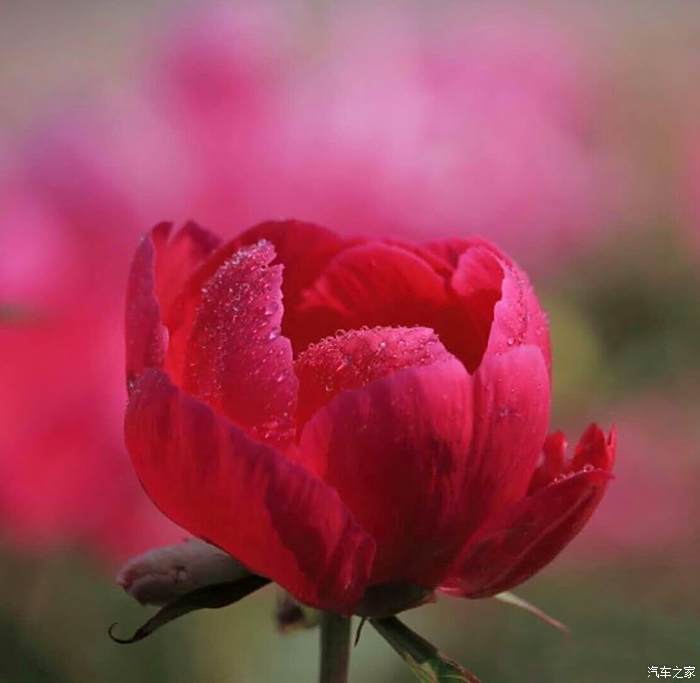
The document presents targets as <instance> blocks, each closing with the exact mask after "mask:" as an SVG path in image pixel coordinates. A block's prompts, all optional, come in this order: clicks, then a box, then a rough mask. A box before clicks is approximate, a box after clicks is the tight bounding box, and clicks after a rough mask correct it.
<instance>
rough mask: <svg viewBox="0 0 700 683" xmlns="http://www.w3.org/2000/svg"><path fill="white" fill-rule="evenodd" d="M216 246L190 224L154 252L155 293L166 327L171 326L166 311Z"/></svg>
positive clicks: (215, 239)
mask: <svg viewBox="0 0 700 683" xmlns="http://www.w3.org/2000/svg"><path fill="white" fill-rule="evenodd" d="M219 242H220V239H219V238H218V237H217V236H216V235H214V234H212V233H211V232H209V231H208V230H205V229H204V228H201V227H200V226H198V225H197V224H196V223H193V222H192V221H190V222H189V223H187V224H185V226H184V227H182V228H181V229H180V230H178V231H177V233H175V235H174V236H173V237H172V239H171V240H170V241H169V242H168V243H167V245H165V246H164V248H163V249H161V250H160V251H159V252H158V259H157V263H156V290H157V294H158V301H159V302H160V308H161V311H162V312H163V320H164V322H165V324H166V325H170V324H171V323H170V318H171V313H170V310H171V308H172V304H173V302H174V301H175V299H176V298H177V297H178V295H179V294H180V292H181V291H182V288H183V286H184V284H185V282H186V281H187V279H188V278H189V277H190V275H191V274H192V273H193V272H194V270H195V269H196V268H197V267H198V266H200V265H201V263H202V262H203V261H204V260H205V259H206V258H207V257H208V256H209V254H210V253H211V252H212V251H214V249H215V248H216V247H217V246H218V245H219Z"/></svg>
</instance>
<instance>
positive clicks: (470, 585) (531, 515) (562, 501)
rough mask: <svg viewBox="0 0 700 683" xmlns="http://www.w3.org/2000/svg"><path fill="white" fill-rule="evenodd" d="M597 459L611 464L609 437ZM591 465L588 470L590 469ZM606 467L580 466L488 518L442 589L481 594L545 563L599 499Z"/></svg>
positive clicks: (501, 588) (509, 583)
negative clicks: (580, 467) (578, 468)
mask: <svg viewBox="0 0 700 683" xmlns="http://www.w3.org/2000/svg"><path fill="white" fill-rule="evenodd" d="M596 441H597V444H598V447H599V448H600V449H601V450H602V452H601V453H599V454H598V455H597V456H595V458H596V459H600V460H601V461H602V460H605V461H606V462H609V463H610V464H611V463H612V460H613V458H614V448H615V444H614V437H611V438H610V439H608V440H605V439H604V440H603V441H602V442H601V441H599V440H596ZM589 467H590V469H589ZM610 478H611V474H610V471H609V470H605V469H594V468H592V466H590V465H588V467H586V466H584V468H583V469H582V470H581V471H579V472H574V473H571V474H568V475H560V476H559V477H557V478H555V480H554V481H553V482H551V483H550V484H548V485H547V486H545V487H544V488H541V489H540V490H538V491H536V493H535V494H534V495H530V496H526V497H525V498H523V499H522V500H521V501H520V502H518V503H516V504H515V505H512V506H511V507H510V508H508V509H506V510H505V512H503V513H502V514H500V515H498V516H495V517H494V518H492V519H491V520H489V521H488V522H487V523H486V524H485V525H484V527H483V528H482V529H481V530H479V531H478V532H477V533H476V534H475V535H474V537H473V538H472V539H471V540H470V541H469V542H468V544H467V546H466V547H465V550H464V551H463V553H462V555H461V556H460V559H459V560H458V561H457V562H456V563H455V565H454V567H453V569H452V570H451V572H450V573H451V576H450V577H448V578H447V579H446V580H445V581H444V582H443V586H442V590H444V591H446V592H449V593H452V594H455V595H461V596H464V597H470V598H482V597H488V596H491V595H495V594H496V593H500V592H502V591H505V590H509V589H510V588H512V587H514V586H517V585H518V584H520V583H522V582H523V581H525V580H526V579H528V578H529V577H530V576H532V575H533V574H535V573H536V572H538V571H539V570H540V569H541V568H542V567H544V566H545V565H547V564H549V562H551V561H552V560H553V559H554V558H555V557H556V556H557V555H558V554H559V553H560V552H561V550H562V549H563V548H564V547H565V546H566V545H567V544H568V543H569V542H570V541H571V540H572V539H573V538H574V537H575V536H576V535H577V534H578V533H579V532H580V531H581V529H582V528H583V526H584V525H585V524H586V522H587V521H588V519H589V517H590V516H591V514H592V513H593V511H594V510H595V508H596V507H597V505H598V503H599V502H600V499H601V498H602V496H603V494H604V492H605V489H606V487H607V484H608V481H609V480H610Z"/></svg>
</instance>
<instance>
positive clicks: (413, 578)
mask: <svg viewBox="0 0 700 683" xmlns="http://www.w3.org/2000/svg"><path fill="white" fill-rule="evenodd" d="M471 416H472V384H471V378H470V376H469V375H468V373H467V372H466V370H465V369H464V367H463V366H462V364H461V363H460V362H459V361H457V360H456V359H455V358H453V357H451V356H447V359H446V360H441V361H437V362H435V363H433V364H431V365H427V366H423V367H412V368H406V369H403V370H398V371H396V372H394V373H392V374H390V375H388V376H387V377H383V378H381V379H377V380H375V381H373V382H370V383H369V384H368V385H366V386H365V387H364V388H362V389H357V390H348V391H343V392H341V393H340V394H338V395H337V396H336V397H335V398H334V399H333V400H332V401H331V402H330V403H328V405H326V406H325V407H324V408H321V410H320V411H319V412H318V413H316V415H315V416H314V417H313V418H312V419H311V420H310V421H309V422H308V423H307V425H306V427H305V429H304V431H303V433H302V437H301V445H300V457H303V458H304V459H305V463H306V464H307V466H308V467H310V468H312V469H313V470H314V471H316V472H317V473H318V474H319V476H320V477H321V478H322V479H324V481H326V482H327V483H328V484H329V485H331V486H333V487H334V488H335V489H336V490H337V491H338V493H339V494H340V496H341V498H342V499H343V501H344V502H345V504H346V505H347V506H348V507H349V508H350V510H352V512H353V514H354V515H355V517H356V518H357V519H358V521H359V523H360V524H361V525H362V526H363V528H365V529H367V531H368V532H369V533H370V534H371V535H372V536H373V538H374V539H375V540H376V542H377V556H376V560H375V566H374V570H373V572H372V577H371V582H372V583H385V582H394V581H406V582H410V583H414V584H416V585H419V586H423V587H433V586H435V585H436V582H437V581H438V580H439V578H440V577H439V575H438V569H442V568H443V567H444V566H445V565H446V564H450V563H451V561H452V559H451V558H454V557H456V554H455V553H456V552H458V549H459V548H460V547H461V546H462V544H463V539H464V536H463V534H462V519H463V515H464V507H465V490H467V489H466V486H465V482H466V477H467V475H468V459H467V457H466V454H467V449H468V447H469V441H470V438H471V427H472V424H471ZM407 530H410V533H407Z"/></svg>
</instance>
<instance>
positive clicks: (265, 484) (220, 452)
mask: <svg viewBox="0 0 700 683" xmlns="http://www.w3.org/2000/svg"><path fill="white" fill-rule="evenodd" d="M125 431H126V442H127V446H128V448H129V452H130V453H131V457H132V460H133V463H134V467H135V468H136V471H137V473H138V475H139V478H140V479H141V482H142V483H143V486H144V488H145V489H146V491H147V493H148V494H149V496H150V497H151V498H152V500H153V501H154V502H155V503H156V505H157V506H158V507H159V508H160V509H161V510H162V511H163V512H164V513H165V514H166V515H167V516H168V517H170V518H171V519H172V520H173V521H175V522H176V523H177V524H179V525H181V526H182V527H184V528H185V529H187V530H188V531H190V532H191V533H192V534H194V535H196V536H198V537H200V538H202V539H204V540H207V541H208V542H210V543H212V544H214V545H217V546H219V547H220V548H222V549H223V550H225V551H226V552H228V553H230V554H231V555H233V556H234V557H236V558H237V559H239V560H240V561H241V562H242V563H243V564H244V565H246V566H247V567H248V568H249V569H250V570H251V571H254V572H257V573H260V574H262V575H263V576H266V577H268V578H270V579H272V580H274V581H276V582H278V583H279V584H281V585H282V586H283V587H284V588H286V589H287V590H288V591H289V592H290V593H292V594H293V595H294V596H295V597H296V598H297V599H299V600H300V601H301V602H304V603H306V604H310V605H314V606H318V607H322V608H326V609H334V610H339V611H350V610H352V608H353V606H354V605H355V603H356V602H357V601H358V600H359V598H360V597H361V595H362V594H363V592H364V589H365V586H366V582H367V578H368V575H369V572H370V567H371V564H372V557H373V553H374V543H373V542H372V540H371V538H370V537H369V536H368V535H367V534H366V533H365V532H364V531H363V530H362V529H361V528H360V527H359V526H358V525H357V523H356V522H355V521H354V519H353V517H352V515H351V514H350V513H349V512H348V510H347V508H346V507H345V506H344V504H343V503H342V501H341V500H340V498H339V497H338V494H337V493H336V492H335V491H333V490H332V489H331V488H329V487H328V486H326V485H325V484H324V483H323V482H321V481H319V480H318V479H317V478H315V477H314V476H313V475H311V474H310V473H309V472H307V471H306V470H304V469H303V468H302V467H300V466H298V465H296V464H294V463H293V462H291V461H289V460H288V459H286V458H285V457H284V456H282V455H280V454H279V453H278V452H276V451H275V450H274V449H272V448H270V447H268V446H265V445H263V444H260V443H256V442H254V441H252V440H251V439H249V438H248V437H247V436H246V435H245V434H244V433H243V432H241V431H240V430H238V429H236V428H235V427H234V426H233V425H232V424H231V423H230V422H228V421H227V420H226V419H225V418H221V417H217V416H216V415H215V414H214V413H213V412H212V411H211V410H210V409H209V408H208V407H207V406H206V405H204V404H203V403H201V402H200V401H197V400H196V399H194V398H192V397H190V396H187V395H186V394H184V393H183V392H182V391H180V390H179V389H177V388H176V387H175V386H173V385H172V383H171V382H170V381H169V379H168V378H167V376H166V375H165V374H164V373H163V372H161V371H158V370H148V371H146V372H145V373H144V374H143V375H142V377H141V378H140V379H139V381H138V382H137V384H136V387H135V389H134V391H133V393H132V396H131V400H130V402H129V406H128V409H127V414H126V427H125Z"/></svg>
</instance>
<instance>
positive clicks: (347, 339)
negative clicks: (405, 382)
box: [294, 327, 449, 426]
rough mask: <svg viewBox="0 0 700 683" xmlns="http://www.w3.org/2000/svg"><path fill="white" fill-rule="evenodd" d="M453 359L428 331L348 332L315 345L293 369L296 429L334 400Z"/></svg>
mask: <svg viewBox="0 0 700 683" xmlns="http://www.w3.org/2000/svg"><path fill="white" fill-rule="evenodd" d="M448 357H449V354H448V353H447V351H446V350H445V347H444V346H443V345H442V344H441V343H440V342H439V340H438V339H437V337H436V336H435V333H434V332H433V331H432V330H429V329H427V328H425V327H375V328H373V329H362V330H350V331H349V332H344V333H341V334H337V335H335V336H334V337H327V338H326V339H323V340H322V341H320V342H318V343H317V344H312V345H311V346H309V347H308V348H307V349H306V351H304V352H303V353H301V354H300V355H299V357H298V358H297V360H296V363H295V365H294V369H295V371H296V373H297V377H298V378H299V408H298V420H297V422H298V424H299V426H303V425H304V423H306V421H307V420H308V419H309V418H310V417H311V416H312V415H313V414H314V413H315V412H316V411H317V410H318V409H319V408H321V407H322V406H324V405H326V403H328V402H329V401H330V400H331V399H332V398H333V397H334V396H336V395H337V394H339V393H340V392H341V391H345V390H346V389H359V388H361V387H363V386H365V385H366V384H369V382H371V381H373V380H375V379H379V378H380V377H385V376H387V375H389V374H391V373H392V372H395V371H396V370H400V369H402V368H407V367H420V366H423V365H430V364H432V363H434V362H435V361H437V360H440V359H443V360H444V359H446V358H448Z"/></svg>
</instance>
